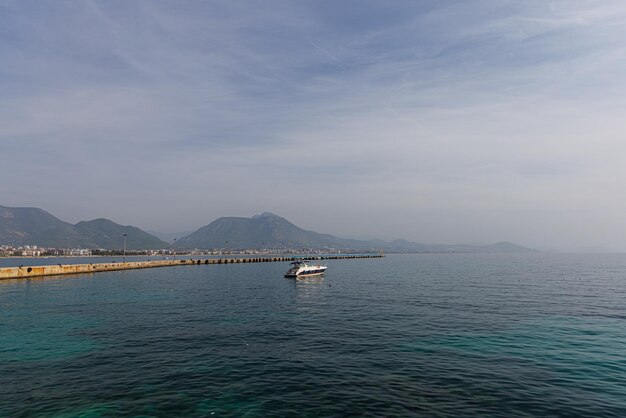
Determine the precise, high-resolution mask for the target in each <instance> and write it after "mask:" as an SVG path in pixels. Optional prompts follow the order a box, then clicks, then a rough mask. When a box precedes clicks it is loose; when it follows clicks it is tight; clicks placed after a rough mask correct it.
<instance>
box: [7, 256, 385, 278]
mask: <svg viewBox="0 0 626 418" xmlns="http://www.w3.org/2000/svg"><path fill="white" fill-rule="evenodd" d="M381 257H384V256H383V255H373V254H372V255H328V256H315V257H310V258H306V260H341V259H353V258H381ZM302 259H304V258H302V257H232V258H204V259H202V258H200V259H193V258H187V259H181V260H152V261H128V262H120V263H116V262H112V263H89V264H55V265H49V266H24V265H22V266H19V267H4V268H0V280H3V279H26V278H30V277H42V276H60V275H68V274H84V273H99V272H104V271H119V270H134V269H145V268H156V267H175V266H199V265H209V264H235V263H271V262H284V261H294V260H302Z"/></svg>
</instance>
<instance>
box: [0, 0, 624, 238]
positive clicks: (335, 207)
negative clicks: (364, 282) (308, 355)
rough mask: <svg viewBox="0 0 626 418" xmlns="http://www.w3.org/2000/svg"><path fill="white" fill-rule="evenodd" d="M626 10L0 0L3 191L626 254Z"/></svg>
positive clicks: (176, 226)
mask: <svg viewBox="0 0 626 418" xmlns="http://www.w3.org/2000/svg"><path fill="white" fill-rule="evenodd" d="M625 134H626V2H623V1H621V0H620V1H613V0H602V1H595V0H555V1H548V0H527V1H523V2H520V1H514V0H460V1H447V0H437V1H434V0H433V1H431V0H422V1H402V0H397V1H393V2H389V1H370V0H359V1H357V0H343V1H325V0H320V1H304V0H303V1H293V0H289V1H274V0H263V1H260V0H259V1H199V0H198V1H194V0H188V1H174V0H170V1H161V0H153V1H141V0H135V1H126V0H117V1H116V0H107V1H96V0H71V1H63V0H58V1H54V2H42V1H35V0H2V1H0V175H1V176H2V179H1V181H0V205H4V206H16V207H23V206H29V207H30V206H34V207H40V208H43V209H45V210H47V211H49V212H50V213H52V214H53V215H55V216H57V217H58V218H60V219H62V220H64V221H68V222H72V223H75V222H78V221H80V220H89V219H94V218H98V217H106V218H109V219H112V220H113V221H115V222H118V223H121V224H124V225H127V224H130V225H134V226H138V227H140V228H142V229H145V230H151V231H161V232H178V231H193V230H195V229H197V228H199V227H200V226H203V225H206V224H208V223H210V222H211V221H213V220H214V219H216V218H218V217H220V216H252V215H254V214H257V213H261V212H266V211H269V212H273V213H276V214H278V215H280V216H283V217H285V218H286V219H288V220H290V221H291V222H293V223H295V224H296V225H298V226H301V227H303V228H305V229H310V230H315V231H318V232H325V233H331V234H334V235H337V236H340V237H346V238H381V239H386V240H392V239H396V238H404V239H408V240H412V241H416V242H423V243H467V242H474V243H491V242H497V241H504V240H506V241H512V242H516V243H519V244H523V245H528V246H532V247H539V248H578V247H587V246H605V247H610V248H615V249H620V250H626V137H625Z"/></svg>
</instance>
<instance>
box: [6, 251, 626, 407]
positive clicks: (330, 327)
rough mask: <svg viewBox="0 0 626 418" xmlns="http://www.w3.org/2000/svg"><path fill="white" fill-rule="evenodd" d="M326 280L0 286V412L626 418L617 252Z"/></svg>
mask: <svg viewBox="0 0 626 418" xmlns="http://www.w3.org/2000/svg"><path fill="white" fill-rule="evenodd" d="M3 264H6V260H4V261H3ZM9 264H15V263H9ZM18 264H19V263H18ZM328 267H329V268H328V274H327V276H326V277H325V278H323V279H308V280H299V281H294V280H292V279H285V278H283V277H282V274H283V273H284V271H285V270H287V268H288V265H287V263H261V264H236V265H208V266H205V265H201V266H183V267H175V268H160V269H147V270H134V271H124V272H110V273H98V274H94V275H81V276H66V277H63V278H49V279H38V280H22V281H13V280H11V281H3V282H0V416H2V417H118V416H133V417H135V416H136V417H151V416H161V417H171V416H187V417H205V416H206V417H212V416H237V417H268V416H293V417H301V416H302V417H309V416H310V417H316V416H372V417H381V416H439V417H445V416H450V417H456V416H468V415H474V416H501V417H510V416H564V417H565V416H567V417H571V416H581V417H603V416H604V417H610V416H613V417H624V416H626V255H553V254H532V255H461V254H441V255H433V254H428V255H389V256H387V257H386V258H384V259H370V260H368V259H364V260H331V261H328Z"/></svg>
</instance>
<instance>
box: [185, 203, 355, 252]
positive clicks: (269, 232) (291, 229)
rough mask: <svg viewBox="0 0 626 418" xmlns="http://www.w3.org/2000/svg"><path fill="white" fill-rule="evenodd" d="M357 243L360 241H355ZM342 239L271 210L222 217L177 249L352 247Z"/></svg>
mask: <svg viewBox="0 0 626 418" xmlns="http://www.w3.org/2000/svg"><path fill="white" fill-rule="evenodd" d="M354 242H358V241H354ZM351 243H353V240H343V239H341V238H337V237H334V236H332V235H328V234H320V233H317V232H313V231H307V230H304V229H302V228H299V227H297V226H296V225H294V224H292V223H291V222H289V221H288V220H286V219H284V218H281V217H280V216H277V215H274V214H272V213H267V212H266V213H263V214H261V215H256V216H253V217H252V218H241V217H226V218H219V219H217V220H215V221H213V222H211V223H210V224H208V225H206V226H203V227H202V228H200V229H198V230H197V231H196V232H194V233H192V234H190V235H188V236H186V237H183V238H181V239H179V240H178V241H177V242H176V247H177V248H302V247H306V248H325V247H332V248H351V247H354V245H350V244H351Z"/></svg>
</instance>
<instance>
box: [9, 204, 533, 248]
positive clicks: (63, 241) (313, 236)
mask: <svg viewBox="0 0 626 418" xmlns="http://www.w3.org/2000/svg"><path fill="white" fill-rule="evenodd" d="M123 234H127V240H126V248H127V249H128V250H144V249H165V248H171V247H173V246H175V247H176V248H177V249H181V250H188V249H213V248H224V249H243V248H250V249H252V248H266V249H285V248H288V249H300V248H310V249H328V250H331V249H333V250H360V251H379V250H385V251H389V252H464V253H478V252H480V253H498V252H532V251H534V250H531V249H529V248H526V247H522V246H519V245H515V244H511V243H506V242H501V243H497V244H492V245H468V244H455V245H427V244H418V243H414V242H409V241H406V240H395V241H392V242H385V241H382V240H371V241H364V240H354V239H345V238H338V237H335V236H333V235H330V234H320V233H317V232H313V231H307V230H305V229H302V228H300V227H298V226H296V225H294V224H292V223H291V222H289V221H288V220H286V219H284V218H281V217H280V216H277V215H274V214H272V213H263V214H261V215H256V216H253V217H252V218H244V217H223V218H219V219H216V220H215V221H213V222H211V223H210V224H208V225H206V226H203V227H201V228H199V229H198V230H196V231H195V232H193V233H191V234H189V235H187V236H184V237H182V238H180V239H178V240H177V241H176V243H175V245H173V244H171V243H168V242H165V241H163V240H161V239H159V238H157V237H156V236H154V235H152V234H149V233H147V232H145V231H142V230H141V229H139V228H136V227H133V226H130V225H127V226H123V225H119V224H117V223H115V222H113V221H110V220H108V219H103V218H100V219H94V220H91V221H81V222H78V223H77V224H76V225H72V224H70V223H67V222H64V221H62V220H60V219H58V218H56V217H54V216H53V215H51V214H50V213H48V212H46V211H45V210H43V209H38V208H10V207H5V206H0V245H14V246H19V245H38V246H42V247H54V248H76V247H80V248H92V249H96V248H102V249H109V250H111V249H120V248H121V247H122V243H123V238H122V236H123Z"/></svg>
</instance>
